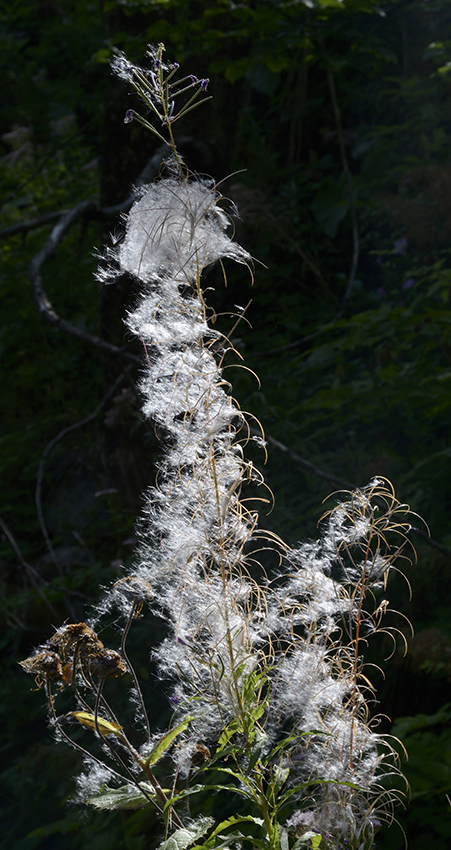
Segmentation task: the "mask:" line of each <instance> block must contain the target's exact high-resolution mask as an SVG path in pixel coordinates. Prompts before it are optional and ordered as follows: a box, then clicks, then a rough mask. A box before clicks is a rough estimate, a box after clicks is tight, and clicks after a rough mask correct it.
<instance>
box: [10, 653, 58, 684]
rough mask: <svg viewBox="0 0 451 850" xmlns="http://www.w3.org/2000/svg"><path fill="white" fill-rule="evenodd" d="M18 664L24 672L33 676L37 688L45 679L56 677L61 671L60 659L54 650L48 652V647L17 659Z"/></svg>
mask: <svg viewBox="0 0 451 850" xmlns="http://www.w3.org/2000/svg"><path fill="white" fill-rule="evenodd" d="M19 664H20V666H21V667H23V669H24V670H25V672H26V673H30V674H31V675H32V676H34V677H35V682H36V684H37V685H38V687H39V688H40V687H41V685H43V683H44V682H45V680H46V679H58V678H59V677H60V676H62V672H63V668H62V664H61V659H60V658H59V656H58V655H57V654H56V652H50V651H49V650H48V649H43V650H41V652H38V653H36V655H30V657H29V658H25V660H24V661H19Z"/></svg>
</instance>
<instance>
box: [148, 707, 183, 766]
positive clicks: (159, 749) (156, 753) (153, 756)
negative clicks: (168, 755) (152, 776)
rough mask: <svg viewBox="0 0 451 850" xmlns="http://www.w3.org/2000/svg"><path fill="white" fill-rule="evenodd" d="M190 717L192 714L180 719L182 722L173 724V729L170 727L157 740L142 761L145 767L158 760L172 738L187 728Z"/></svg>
mask: <svg viewBox="0 0 451 850" xmlns="http://www.w3.org/2000/svg"><path fill="white" fill-rule="evenodd" d="M192 719H193V717H192V715H189V716H188V717H185V719H184V720H182V722H181V723H179V725H178V726H175V727H174V729H171V730H170V731H169V732H168V733H167V734H166V735H165V736H164V738H162V739H161V741H159V743H158V744H157V745H156V747H154V748H153V750H152V752H151V753H150V754H149V755H148V756H147V757H146V758H145V759H144V760H143V761H142V764H143V765H144V766H145V767H150V765H152V764H156V763H157V761H159V760H160V758H161V756H162V755H163V753H165V752H166V750H167V749H169V747H170V746H171V744H172V742H173V740H174V738H176V737H177V735H180V733H181V732H184V731H185V729H187V728H188V726H189V724H190V723H191V721H192Z"/></svg>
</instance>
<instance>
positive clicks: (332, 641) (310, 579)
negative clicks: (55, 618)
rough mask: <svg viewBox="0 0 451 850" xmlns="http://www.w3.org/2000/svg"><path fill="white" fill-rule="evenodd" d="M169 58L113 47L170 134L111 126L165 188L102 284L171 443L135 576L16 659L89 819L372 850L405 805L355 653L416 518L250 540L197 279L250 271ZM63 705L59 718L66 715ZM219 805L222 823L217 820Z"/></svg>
mask: <svg viewBox="0 0 451 850" xmlns="http://www.w3.org/2000/svg"><path fill="white" fill-rule="evenodd" d="M163 50H164V47H163V45H159V47H158V48H156V49H150V51H149V57H150V60H151V68H150V70H147V69H142V68H139V67H137V66H135V65H133V64H131V62H129V61H128V59H127V58H126V57H125V56H124V55H122V54H121V55H118V56H117V57H116V58H115V59H114V61H113V70H114V71H115V73H116V74H118V75H119V77H121V78H122V79H124V80H126V81H127V82H128V83H131V85H132V86H133V87H134V89H135V90H136V92H137V93H138V94H139V95H140V96H141V98H142V99H143V100H144V102H145V103H146V105H147V107H148V111H149V113H150V116H151V117H152V115H153V118H154V121H155V122H156V123H157V125H158V127H160V128H163V129H162V130H161V132H160V130H159V129H156V128H155V127H154V126H153V125H152V124H151V123H150V120H147V118H142V117H141V116H140V115H139V114H138V113H136V112H135V111H133V110H129V111H128V112H127V114H126V117H125V120H126V121H127V122H128V121H130V120H133V119H136V120H138V121H140V122H141V123H142V124H144V126H146V127H148V129H149V130H151V131H152V132H153V133H154V134H155V135H156V136H157V137H158V138H159V139H164V138H165V137H164V136H163V133H165V132H166V133H167V139H166V142H167V144H168V159H167V160H166V162H165V176H163V177H161V178H160V179H159V180H157V181H156V182H155V183H153V184H152V185H149V186H145V187H144V188H142V189H140V190H139V191H138V192H137V194H136V200H135V202H134V205H133V206H132V208H131V210H130V212H129V214H128V216H127V217H126V219H125V232H124V236H123V239H122V241H120V242H116V244H115V245H113V247H111V248H109V249H108V250H107V253H106V255H105V256H104V258H103V262H102V264H101V269H100V271H99V273H98V277H99V279H100V280H101V281H103V282H106V283H111V282H113V281H114V280H115V279H116V278H117V277H118V276H119V275H121V274H123V273H127V274H128V275H130V276H132V278H134V279H135V281H139V288H140V290H141V295H140V296H139V301H138V303H137V305H136V308H135V309H134V310H133V312H131V313H130V314H129V315H128V317H127V320H126V324H127V326H128V328H129V330H130V331H131V332H132V333H133V334H134V335H136V336H137V337H138V338H139V339H140V340H141V342H142V344H143V347H144V353H145V360H144V363H145V368H144V374H143V377H142V381H141V391H142V394H143V398H144V403H143V411H144V415H145V416H146V417H148V418H149V419H150V420H152V422H153V423H156V426H157V428H158V431H159V432H160V433H162V434H164V436H165V449H164V455H163V460H162V462H161V464H160V466H159V469H158V475H157V482H156V484H155V486H154V487H152V488H151V489H150V490H149V492H148V494H147V499H146V506H145V509H144V515H143V517H142V519H141V521H140V526H139V534H140V545H139V550H138V552H137V555H136V559H135V565H134V567H133V569H132V570H131V571H130V573H129V574H125V571H124V575H123V576H122V577H121V578H120V579H119V580H118V581H116V582H115V583H114V584H112V586H111V587H110V588H109V589H107V590H106V592H104V596H103V599H102V601H101V602H100V604H99V606H98V607H97V609H96V611H95V616H94V617H93V618H92V619H91V620H89V621H88V622H82V623H74V624H66V625H63V626H62V627H61V628H59V629H57V630H56V632H55V634H54V635H53V636H52V637H51V638H50V639H49V640H48V641H47V643H46V644H44V645H43V646H41V647H39V649H37V650H36V651H35V653H34V654H33V655H31V656H30V657H29V658H27V659H26V660H25V661H22V662H21V664H22V666H23V668H24V669H25V671H26V672H28V673H31V674H32V675H33V676H34V678H35V681H36V683H37V685H38V686H42V687H44V689H45V692H46V696H47V704H48V712H49V718H50V724H51V726H52V727H53V728H54V729H55V731H56V734H57V736H58V737H59V739H60V740H64V741H66V742H67V743H69V744H71V745H72V746H74V747H76V748H77V749H78V750H81V751H82V753H83V754H84V757H85V761H86V764H85V770H84V773H83V774H82V776H81V777H80V778H79V780H78V783H79V799H83V800H84V801H85V802H87V803H88V804H90V805H91V806H94V807H96V808H98V809H110V810H113V809H131V808H137V807H140V806H146V805H148V806H153V807H154V808H155V809H156V810H158V812H159V814H160V816H161V823H162V843H161V844H160V850H184V848H189V847H191V848H193V850H194V848H196V850H200V848H203V850H210V848H216V847H234V848H241V847H250V848H261V850H267V849H268V850H298V848H299V850H300V848H303V847H307V848H313V850H316V848H318V847H320V849H321V850H339V848H350V850H351V848H352V850H369V848H371V847H373V846H374V835H375V832H376V831H377V828H378V827H379V826H380V823H381V821H382V820H384V819H390V818H391V817H392V806H393V803H394V802H396V800H397V797H398V796H399V792H396V791H394V790H393V786H396V784H397V783H396V780H395V779H394V775H396V774H397V772H398V769H397V766H396V753H395V751H394V750H393V748H392V747H391V746H390V745H389V743H388V742H387V740H386V739H385V738H384V737H382V736H381V735H380V734H378V733H377V732H376V731H375V722H374V720H373V722H371V721H370V719H369V710H368V706H369V704H370V703H371V701H373V700H374V691H373V688H372V686H371V683H370V681H369V680H368V679H367V677H366V675H365V673H364V668H363V661H362V648H363V646H364V644H365V643H366V642H367V640H368V638H369V637H370V636H371V634H373V633H375V632H377V631H379V630H381V629H382V628H383V626H382V621H383V617H384V614H386V612H387V606H388V602H387V600H386V599H382V594H383V591H384V590H385V588H386V584H387V579H388V575H389V573H390V571H391V570H392V569H394V562H395V561H398V559H399V558H400V557H405V555H404V554H403V552H404V549H405V547H406V544H407V538H406V533H407V532H408V531H409V528H410V527H409V525H408V523H407V522H406V515H407V513H408V508H407V507H406V506H404V505H400V504H399V503H398V501H397V500H396V498H395V496H394V492H393V490H392V488H391V485H390V484H389V483H388V482H387V481H385V480H383V479H382V480H379V479H378V480H373V481H371V482H370V484H369V485H368V486H367V487H365V488H363V489H361V490H356V491H355V492H352V493H348V494H345V495H344V496H343V498H342V500H341V502H339V503H338V504H337V506H336V507H335V508H334V509H333V510H332V511H330V512H329V513H328V514H326V515H325V516H324V517H323V519H322V523H321V529H322V534H321V537H320V539H319V540H318V541H317V542H307V543H304V544H302V545H301V546H300V547H299V548H297V549H290V548H289V547H288V546H286V545H284V544H283V543H282V541H280V540H279V539H278V538H277V537H276V536H275V535H273V534H271V533H269V532H263V531H260V530H259V529H258V525H257V522H258V513H257V510H256V509H254V508H253V507H252V505H253V502H251V503H249V501H248V500H246V499H245V498H242V490H243V487H244V485H245V484H246V483H249V482H253V483H254V485H256V484H257V485H259V484H260V485H263V479H262V476H261V475H260V473H259V472H258V471H257V470H256V469H255V467H254V465H253V463H252V462H251V461H249V460H246V458H245V454H244V450H245V447H246V444H247V443H249V441H250V440H254V441H256V442H257V444H259V445H260V446H262V447H263V448H264V446H265V443H264V437H263V435H262V436H255V422H254V427H253V428H252V429H251V427H250V424H249V422H250V421H251V420H250V419H249V417H247V416H246V415H245V414H244V413H243V412H242V410H241V409H240V408H239V407H238V406H237V403H236V402H235V401H234V399H233V397H232V395H231V394H230V386H229V384H228V382H227V381H226V380H225V379H224V376H223V360H224V357H225V355H226V353H227V351H228V350H230V349H231V348H232V349H233V346H232V344H231V343H230V341H229V340H228V339H227V338H226V337H224V336H222V335H221V334H220V333H219V332H218V331H217V330H215V329H214V327H213V325H214V321H213V322H212V321H210V322H209V321H208V319H209V318H210V320H211V319H213V320H214V315H213V314H212V311H210V312H209V310H208V308H207V306H206V302H205V299H204V293H203V291H202V286H201V284H202V271H203V270H204V269H205V268H206V267H207V266H209V265H210V264H211V263H214V262H220V263H222V262H223V260H224V259H226V258H229V259H232V260H236V261H237V262H239V263H244V264H246V265H249V267H250V264H251V257H250V255H249V254H248V253H247V251H245V250H244V249H243V248H242V247H240V246H239V245H238V244H236V243H235V242H234V241H232V239H231V238H230V237H229V236H228V235H226V229H227V227H228V224H229V218H228V216H227V215H226V213H225V211H224V208H223V206H222V205H221V202H222V201H223V199H222V197H221V195H220V193H219V192H218V189H217V187H216V186H215V184H214V183H213V181H212V180H210V179H205V178H200V177H196V176H193V175H191V174H189V173H188V171H187V169H186V167H185V164H184V162H183V160H182V158H181V156H180V155H179V153H178V151H177V149H176V145H175V143H174V137H173V134H172V125H173V124H174V122H175V121H176V120H178V118H180V117H181V116H182V115H183V114H185V113H186V112H187V111H188V110H190V109H192V108H194V107H195V106H197V105H198V104H199V103H200V102H201V101H202V97H201V98H200V100H197V98H198V97H199V95H200V96H201V95H202V92H203V91H205V89H206V86H207V82H208V81H207V80H197V79H196V78H195V77H187V78H184V79H182V80H179V81H175V79H174V77H175V73H176V71H177V69H178V66H177V65H175V64H169V63H166V62H165V61H163ZM181 94H183V95H184V98H185V100H184V105H183V106H181V107H180V109H179V110H178V111H177V109H176V106H175V103H176V100H177V97H178V96H179V95H181ZM182 100H183V98H182ZM238 312H239V311H238ZM268 548H272V549H274V550H275V551H276V552H277V553H278V554H277V560H278V568H277V570H276V571H275V572H276V574H275V575H273V577H272V578H271V579H269V578H267V576H266V572H265V569H264V566H263V564H262V563H261V561H262V557H260V555H259V552H261V550H262V549H268ZM146 609H150V611H151V612H152V613H153V615H154V616H157V617H159V618H162V620H163V621H164V623H165V624H166V628H167V636H166V637H165V639H164V640H163V642H162V643H161V644H160V645H159V646H157V647H156V648H154V649H153V652H152V654H153V658H154V662H155V664H156V669H157V670H158V676H159V678H160V680H161V682H165V683H168V682H169V683H171V684H170V685H168V684H166V687H167V689H168V693H169V694H170V697H169V700H170V706H171V709H172V712H173V714H172V721H171V723H170V725H169V728H168V729H167V730H166V731H163V732H160V731H159V732H156V731H153V730H152V724H151V722H150V720H149V714H148V709H149V706H146V704H145V701H144V699H143V694H142V690H141V687H140V684H139V681H138V677H137V674H136V673H135V671H134V668H133V666H132V662H131V660H130V658H129V656H128V654H127V637H128V634H129V631H130V629H131V628H132V627H133V626H134V625H135V623H136V621H137V620H139V618H141V617H142V616H143V614H144V612H145V610H146ZM106 621H108V622H111V621H113V622H114V623H115V624H116V626H117V627H118V629H119V633H120V638H118V641H117V647H116V649H111V648H108V647H105V646H104V644H103V643H102V641H101V640H100V638H99V633H101V632H102V630H103V628H104V625H103V624H104V623H105V622H106ZM386 630H387V631H389V632H390V629H389V628H387V629H386ZM393 639H394V640H395V639H396V638H395V637H394V638H393ZM120 676H124V677H125V680H124V681H125V682H126V687H127V688H129V692H130V699H131V701H132V703H133V706H134V708H133V711H134V718H135V719H134V721H133V722H132V723H131V724H130V725H131V726H132V728H131V729H127V728H126V725H124V722H123V721H122V722H121V718H120V717H118V715H117V713H116V711H115V710H114V708H113V706H112V705H111V704H110V699H109V697H108V690H109V683H108V681H107V680H109V679H111V678H113V677H120ZM68 691H72V694H73V710H71V711H69V712H66V713H64V714H59V713H58V711H57V704H59V701H60V700H61V699H62V694H63V693H65V692H68ZM76 728H77V729H79V730H80V731H81V729H82V728H83V735H84V737H85V738H86V743H85V742H84V739H83V743H80V737H79V735H78V734H75V735H74V731H75V729H76ZM398 787H399V782H398ZM219 792H221V793H222V794H223V797H222V799H223V800H225V801H226V804H227V810H228V811H230V810H232V811H233V814H232V815H225V816H223V817H222V818H221V817H220V818H219V819H218V818H216V820H215V818H214V817H213V816H212V812H213V813H214V811H215V804H214V797H215V795H216V794H218V793H219ZM225 792H226V793H225ZM212 798H213V804H212ZM218 808H219V807H218ZM199 812H203V814H199ZM196 813H197V814H196ZM163 830H164V832H163ZM163 835H164V837H163Z"/></svg>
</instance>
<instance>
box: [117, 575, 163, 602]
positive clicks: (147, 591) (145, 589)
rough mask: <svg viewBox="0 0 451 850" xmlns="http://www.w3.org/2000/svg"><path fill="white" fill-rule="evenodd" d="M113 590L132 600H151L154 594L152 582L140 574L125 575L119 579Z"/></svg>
mask: <svg viewBox="0 0 451 850" xmlns="http://www.w3.org/2000/svg"><path fill="white" fill-rule="evenodd" d="M113 590H115V591H116V593H119V594H120V595H121V596H123V597H124V598H125V599H127V600H129V601H130V602H150V600H151V599H153V596H154V593H153V590H152V588H151V586H150V584H149V583H148V582H147V581H144V579H142V578H139V576H125V577H124V578H121V579H119V581H117V582H116V583H115V584H114V585H113Z"/></svg>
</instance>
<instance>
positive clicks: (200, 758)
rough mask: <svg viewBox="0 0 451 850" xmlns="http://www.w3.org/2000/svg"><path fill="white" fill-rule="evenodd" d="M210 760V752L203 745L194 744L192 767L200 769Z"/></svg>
mask: <svg viewBox="0 0 451 850" xmlns="http://www.w3.org/2000/svg"><path fill="white" fill-rule="evenodd" d="M209 758H211V752H210V750H209V749H208V747H205V746H204V744H196V749H195V751H194V753H193V755H192V757H191V764H192V766H193V767H202V765H203V764H205V762H206V761H208V759H209Z"/></svg>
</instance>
